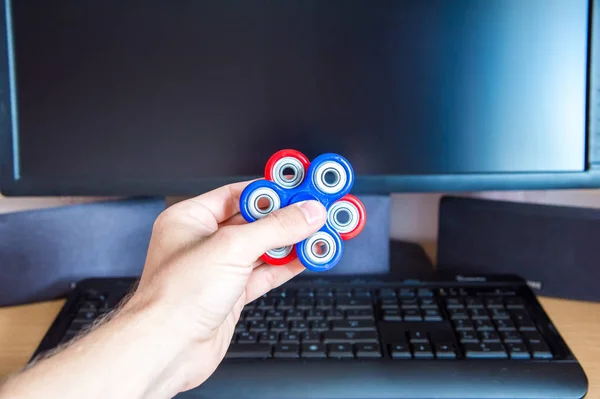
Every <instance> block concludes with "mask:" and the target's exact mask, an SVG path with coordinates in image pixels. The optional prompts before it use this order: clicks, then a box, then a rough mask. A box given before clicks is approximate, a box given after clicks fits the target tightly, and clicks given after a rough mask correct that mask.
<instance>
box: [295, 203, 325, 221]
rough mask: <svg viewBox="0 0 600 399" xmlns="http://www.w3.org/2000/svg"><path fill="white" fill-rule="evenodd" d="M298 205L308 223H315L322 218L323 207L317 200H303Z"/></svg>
mask: <svg viewBox="0 0 600 399" xmlns="http://www.w3.org/2000/svg"><path fill="white" fill-rule="evenodd" d="M297 205H298V207H299V208H300V209H301V210H302V213H304V217H305V218H306V222H307V223H308V224H313V223H314V222H316V221H317V220H319V219H320V218H321V214H322V213H323V209H322V208H323V207H322V206H321V205H319V203H318V202H317V201H302V202H299V203H298V204H297Z"/></svg>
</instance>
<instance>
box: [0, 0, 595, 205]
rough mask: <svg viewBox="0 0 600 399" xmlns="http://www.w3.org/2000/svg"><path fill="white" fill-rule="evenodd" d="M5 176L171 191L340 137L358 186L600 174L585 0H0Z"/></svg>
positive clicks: (496, 182)
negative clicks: (0, 0) (280, 152)
mask: <svg viewBox="0 0 600 399" xmlns="http://www.w3.org/2000/svg"><path fill="white" fill-rule="evenodd" d="M3 6H4V7H2V18H1V19H0V20H1V22H2V24H3V26H2V28H3V31H5V32H6V35H5V36H6V40H1V41H0V46H1V48H0V61H1V62H0V65H1V68H2V74H1V76H0V101H1V103H0V105H1V109H0V124H1V125H0V126H1V131H0V140H1V141H0V151H1V152H0V162H1V164H0V167H1V169H0V173H1V185H0V189H1V190H2V192H3V193H4V194H5V195H96V194H101V195H113V194H117V195H155V194H158V195H176V194H183V195H186V194H197V193H199V192H203V191H206V190H209V189H211V188H214V187H217V186H219V185H222V184H225V183H228V182H231V181H236V180H242V179H246V178H251V177H257V176H260V175H261V174H262V173H263V169H264V166H265V162H266V161H267V159H268V158H269V156H270V155H271V154H273V153H274V152H275V151H277V150H280V149H283V148H294V149H297V150H299V151H302V152H303V153H305V154H306V155H307V156H309V157H310V158H312V157H314V156H316V155H318V154H321V153H324V152H335V153H339V154H341V155H343V156H345V157H347V158H348V159H349V161H350V162H351V163H352V165H353V167H354V169H355V172H356V174H357V179H356V184H355V188H354V192H356V193H390V192H398V191H461V190H488V189H543V188H571V187H600V174H599V173H598V172H597V166H598V165H600V148H599V147H598V144H597V136H598V134H600V133H599V132H598V118H599V115H600V114H599V113H598V104H599V103H598V101H599V99H598V93H600V83H599V80H598V79H599V76H598V70H599V69H598V55H599V54H600V52H599V51H598V50H599V49H598V40H597V38H598V27H597V21H596V20H597V17H598V16H599V15H600V14H599V13H598V7H599V6H598V2H594V3H593V5H592V3H591V2H590V1H588V0H552V1H549V0H479V1H478V0H454V1H449V0H281V1H277V0H198V1H170V0H145V1H133V0H105V1H97V2H78V1H66V0H57V1H47V0H19V1H10V0H4V1H3Z"/></svg>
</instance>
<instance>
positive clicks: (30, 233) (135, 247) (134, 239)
mask: <svg viewBox="0 0 600 399" xmlns="http://www.w3.org/2000/svg"><path fill="white" fill-rule="evenodd" d="M165 207H166V203H165V201H164V199H160V198H159V199H154V198H148V199H127V200H114V201H113V200H111V201H102V202H97V203H90V204H81V205H67V206H59V207H55V208H46V209H41V210H31V211H23V212H15V213H9V214H3V215H0V271H1V275H0V306H6V305H18V304H24V303H31V302H37V301H44V300H49V299H54V298H58V297H63V296H65V295H66V294H67V293H68V292H69V291H70V289H71V288H72V285H73V284H74V283H76V282H78V281H79V280H81V279H84V278H88V277H111V276H137V275H139V274H140V273H141V271H142V269H143V267H144V262H145V259H146V252H147V250H148V243H149V241H150V236H151V233H152V226H153V225H154V221H155V219H156V217H157V216H158V215H159V214H160V212H162V211H163V210H164V209H165Z"/></svg>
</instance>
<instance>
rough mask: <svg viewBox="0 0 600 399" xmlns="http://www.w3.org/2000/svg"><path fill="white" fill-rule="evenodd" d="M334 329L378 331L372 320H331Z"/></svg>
mask: <svg viewBox="0 0 600 399" xmlns="http://www.w3.org/2000/svg"><path fill="white" fill-rule="evenodd" d="M331 329H332V330H333V331H376V329H375V323H373V322H372V321H370V320H335V321H332V322H331Z"/></svg>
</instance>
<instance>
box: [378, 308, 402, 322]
mask: <svg viewBox="0 0 600 399" xmlns="http://www.w3.org/2000/svg"><path fill="white" fill-rule="evenodd" d="M383 320H384V321H402V314H401V313H400V310H398V309H385V310H384V311H383Z"/></svg>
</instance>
